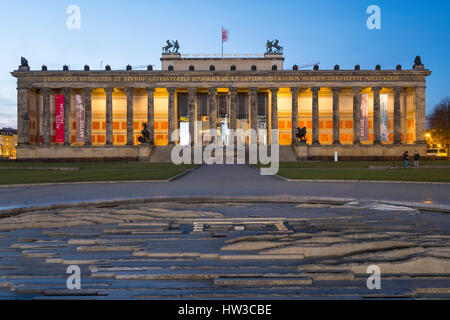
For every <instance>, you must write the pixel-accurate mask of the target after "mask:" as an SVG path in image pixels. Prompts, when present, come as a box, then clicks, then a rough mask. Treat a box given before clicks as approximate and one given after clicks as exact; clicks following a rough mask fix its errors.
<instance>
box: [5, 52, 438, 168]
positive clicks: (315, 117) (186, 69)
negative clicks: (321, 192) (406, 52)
mask: <svg viewBox="0 0 450 320" xmlns="http://www.w3.org/2000/svg"><path fill="white" fill-rule="evenodd" d="M161 61H162V68H161V70H153V68H152V67H151V66H149V67H148V68H147V70H133V69H132V67H131V66H127V67H126V68H125V69H124V70H111V68H110V67H109V66H106V68H105V70H90V68H89V67H88V66H85V68H84V70H69V68H68V67H66V66H64V67H63V69H62V70H47V67H45V66H43V67H42V69H41V70H31V69H30V67H29V66H28V62H27V61H26V60H25V62H24V61H22V65H21V66H20V67H19V68H18V70H16V71H13V72H12V75H13V76H14V77H16V78H17V93H18V99H17V115H18V147H17V158H18V159H22V160H51V159H54V160H121V159H126V160H137V159H148V158H150V159H151V158H152V157H153V154H155V153H157V152H158V151H159V150H163V149H167V148H170V147H171V146H173V145H174V144H178V143H185V144H186V143H195V144H200V143H202V142H201V141H199V139H200V135H199V133H201V132H202V131H207V130H209V129H211V128H215V129H217V132H218V136H219V139H218V141H220V143H222V144H227V143H229V141H227V139H226V138H224V137H225V136H226V135H227V132H228V131H229V130H230V129H243V130H247V129H257V130H258V132H260V133H261V137H262V138H260V139H258V143H264V144H270V143H271V141H272V138H271V137H270V132H271V129H278V134H279V139H278V141H279V144H280V148H285V149H290V150H292V152H293V153H294V155H295V157H296V158H297V159H329V158H331V157H333V155H334V153H335V152H338V153H339V155H340V156H341V159H342V158H348V159H388V158H398V157H399V156H401V154H402V153H403V152H404V151H405V150H408V149H410V150H411V151H413V149H414V150H418V151H419V152H422V153H423V154H425V153H426V143H425V129H426V115H425V88H426V78H427V76H429V75H430V74H431V72H430V71H429V70H427V69H425V68H424V66H423V65H422V63H421V62H420V58H416V61H415V63H414V65H413V67H412V68H411V69H408V70H406V69H402V67H401V66H397V67H396V68H395V69H393V70H385V69H382V68H381V66H379V65H377V66H376V67H375V68H374V69H373V70H362V69H361V68H360V67H359V66H358V65H357V66H355V68H354V70H340V68H339V66H338V65H336V66H335V67H334V70H320V69H319V67H318V65H316V66H314V68H313V70H301V69H300V70H299V68H298V67H297V66H294V67H292V68H289V70H287V69H284V68H283V62H284V57H283V55H282V54H279V53H267V54H265V55H264V56H263V55H261V56H259V57H249V56H247V57H227V58H221V57H215V58H201V57H183V56H182V55H181V54H178V53H176V54H163V55H162V58H161ZM144 124H148V129H149V132H150V147H147V149H148V151H147V149H145V148H143V146H141V145H140V143H139V142H138V137H139V136H140V131H141V130H142V127H143V125H144ZM303 127H305V128H306V130H307V135H306V144H301V143H299V142H298V141H297V138H296V134H297V128H303ZM176 129H180V135H179V137H178V138H176V137H175V138H173V137H172V135H171V133H172V132H173V131H174V130H176ZM190 137H192V138H190ZM220 137H222V139H221V138H220ZM243 143H249V139H245V141H243ZM144 149H145V150H144ZM143 150H144V151H143ZM281 160H283V159H281Z"/></svg>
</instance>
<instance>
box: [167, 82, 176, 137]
mask: <svg viewBox="0 0 450 320" xmlns="http://www.w3.org/2000/svg"><path fill="white" fill-rule="evenodd" d="M175 90H176V88H167V91H168V92H169V144H175V143H176V142H177V139H172V138H173V137H172V133H173V132H174V131H175Z"/></svg>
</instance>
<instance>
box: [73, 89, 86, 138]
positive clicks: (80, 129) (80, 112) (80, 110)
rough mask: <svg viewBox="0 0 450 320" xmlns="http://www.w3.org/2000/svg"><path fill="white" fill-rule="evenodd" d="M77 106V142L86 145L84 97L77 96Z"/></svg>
mask: <svg viewBox="0 0 450 320" xmlns="http://www.w3.org/2000/svg"><path fill="white" fill-rule="evenodd" d="M75 104H76V111H77V115H76V120H77V131H76V142H80V143H84V127H85V121H84V99H83V96H81V95H79V94H77V95H76V96H75Z"/></svg>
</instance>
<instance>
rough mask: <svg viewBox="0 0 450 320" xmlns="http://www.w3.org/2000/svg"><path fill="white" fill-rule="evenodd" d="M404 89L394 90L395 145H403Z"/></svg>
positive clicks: (397, 88) (396, 88)
mask: <svg viewBox="0 0 450 320" xmlns="http://www.w3.org/2000/svg"><path fill="white" fill-rule="evenodd" d="M401 92H402V88H400V87H395V88H394V144H401V143H402V126H401V109H400V106H401V104H400V99H401Z"/></svg>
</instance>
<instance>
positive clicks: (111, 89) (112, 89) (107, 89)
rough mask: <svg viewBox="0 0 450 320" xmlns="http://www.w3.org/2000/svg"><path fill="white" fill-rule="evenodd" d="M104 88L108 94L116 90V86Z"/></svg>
mask: <svg viewBox="0 0 450 320" xmlns="http://www.w3.org/2000/svg"><path fill="white" fill-rule="evenodd" d="M103 90H105V92H106V93H107V94H112V93H113V92H114V88H111V87H106V88H103Z"/></svg>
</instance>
